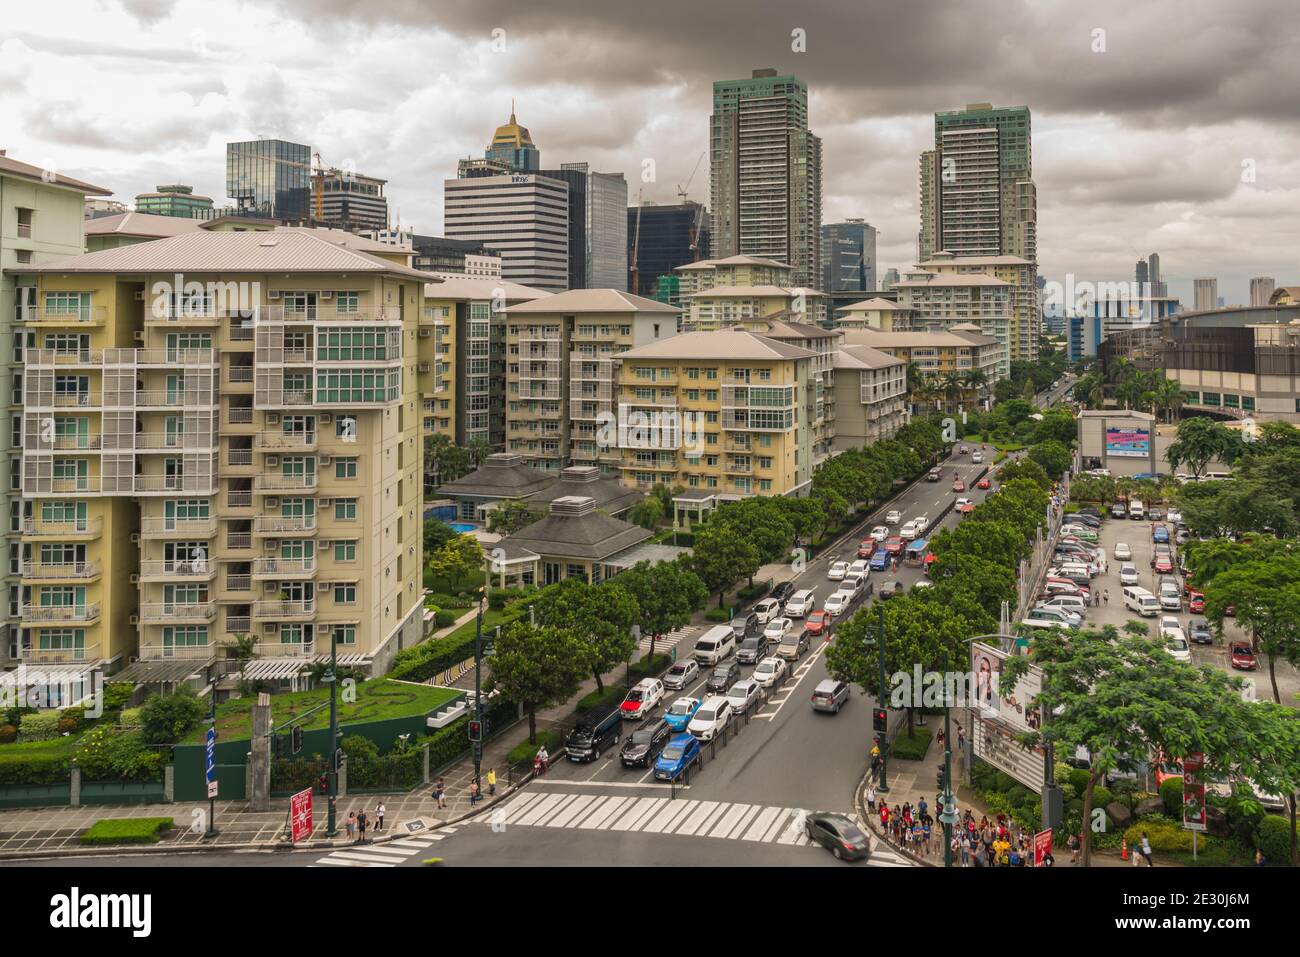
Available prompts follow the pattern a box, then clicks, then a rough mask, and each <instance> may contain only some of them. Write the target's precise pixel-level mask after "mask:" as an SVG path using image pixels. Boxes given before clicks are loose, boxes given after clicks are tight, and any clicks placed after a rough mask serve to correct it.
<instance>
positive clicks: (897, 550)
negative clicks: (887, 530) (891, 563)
mask: <svg viewBox="0 0 1300 957" xmlns="http://www.w3.org/2000/svg"><path fill="white" fill-rule="evenodd" d="M885 551H887V552H888V553H889V554H891V555H901V554H903V538H902V536H901V535H890V536H889V537H888V538H887V539H885Z"/></svg>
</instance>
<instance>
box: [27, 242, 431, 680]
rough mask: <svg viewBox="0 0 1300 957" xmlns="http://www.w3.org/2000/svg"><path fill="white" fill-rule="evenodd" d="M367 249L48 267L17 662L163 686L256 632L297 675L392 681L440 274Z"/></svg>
mask: <svg viewBox="0 0 1300 957" xmlns="http://www.w3.org/2000/svg"><path fill="white" fill-rule="evenodd" d="M367 243H369V241H367V240H360V239H359V238H358V237H349V236H347V234H340V233H337V232H335V231H326V230H312V229H286V228H277V229H274V230H271V231H269V232H208V231H202V232H198V233H191V234H187V235H181V236H176V237H172V238H167V239H159V240H156V241H154V242H146V243H139V244H135V245H129V246H123V247H121V248H116V249H108V250H104V251H102V252H96V253H89V254H87V255H84V256H79V257H74V258H70V259H65V260H61V261H59V262H55V263H51V264H49V265H45V266H39V267H36V268H34V269H33V271H32V272H33V275H34V277H35V286H34V288H33V290H32V292H31V294H30V301H31V302H32V303H33V305H32V306H31V307H30V308H28V309H25V310H22V311H21V313H20V315H19V319H20V321H21V322H22V326H23V330H24V331H23V333H22V334H23V336H24V337H25V338H24V344H23V349H24V351H23V362H24V369H23V372H24V379H23V387H24V413H23V423H22V432H23V457H22V500H23V501H22V509H23V538H22V541H23V570H24V571H23V604H22V628H23V638H22V641H23V654H24V657H25V658H27V659H28V660H30V661H33V662H47V661H48V662H58V661H98V662H102V663H104V664H105V665H106V666H107V667H108V668H109V669H110V670H117V669H120V668H124V667H128V666H129V677H130V678H131V679H134V680H141V681H150V680H163V678H162V676H163V675H164V673H165V674H174V673H175V672H174V669H175V668H176V667H177V665H176V662H178V661H179V662H181V666H180V667H181V671H182V672H183V671H185V669H186V668H191V669H192V670H193V671H195V672H197V671H199V670H201V669H202V668H203V667H205V666H207V665H210V664H211V663H212V662H213V661H214V660H215V659H217V658H220V657H224V651H223V648H222V646H223V644H225V643H226V642H227V641H228V640H229V639H231V638H233V637H234V636H236V635H245V634H247V635H252V636H254V637H255V638H256V640H257V652H258V657H259V659H260V663H259V666H261V665H263V664H266V663H267V662H281V663H283V666H282V668H281V670H280V671H279V672H275V673H276V674H278V675H279V676H280V677H281V678H282V679H284V680H296V678H292V679H291V678H289V676H291V675H293V676H296V674H297V673H298V671H300V670H301V664H300V663H305V662H307V661H310V660H313V659H318V658H320V657H321V656H322V655H324V654H328V652H329V650H330V644H331V639H333V640H336V641H337V643H338V648H339V654H340V656H341V657H342V659H343V660H344V661H346V662H348V663H351V664H355V665H357V666H360V667H364V668H368V669H369V670H371V671H372V672H375V673H377V672H382V671H384V670H386V669H387V667H388V664H389V662H390V661H391V659H392V655H393V654H394V653H395V652H396V651H397V650H399V649H400V648H401V647H404V646H407V645H410V644H413V643H414V642H415V641H418V640H419V639H420V637H422V635H421V630H422V621H421V612H422V606H421V581H420V578H421V514H420V509H421V479H420V463H421V450H420V437H421V422H420V418H421V415H420V405H419V400H420V389H421V385H420V380H419V376H420V375H422V374H423V373H420V372H418V371H417V367H418V363H419V361H420V360H419V357H420V355H421V349H420V343H421V342H423V341H425V340H422V339H421V338H420V337H419V331H420V330H421V328H423V326H422V322H423V320H424V312H423V305H424V283H425V282H426V281H427V279H428V277H427V276H426V275H424V274H422V273H419V272H416V271H414V270H412V269H409V268H407V267H406V266H405V265H404V264H403V259H404V256H403V253H402V252H401V251H400V250H394V249H393V248H392V247H388V250H387V252H388V254H389V255H388V257H385V256H383V255H382V254H380V253H378V252H370V251H363V250H362V249H361V248H360V247H361V246H363V245H365V244H367ZM371 245H375V246H377V245H379V244H371ZM407 255H409V252H408V253H407ZM435 394H436V391H435ZM136 659H138V661H136ZM132 662H135V663H134V664H132ZM169 663H170V664H169ZM169 669H173V670H169ZM124 677H127V676H126V675H124Z"/></svg>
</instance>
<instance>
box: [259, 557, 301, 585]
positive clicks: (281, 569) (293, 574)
mask: <svg viewBox="0 0 1300 957" xmlns="http://www.w3.org/2000/svg"><path fill="white" fill-rule="evenodd" d="M315 577H316V559H315V557H310V558H255V559H253V578H254V579H257V580H259V581H265V580H267V579H276V580H279V579H286V578H315Z"/></svg>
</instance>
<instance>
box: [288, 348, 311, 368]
mask: <svg viewBox="0 0 1300 957" xmlns="http://www.w3.org/2000/svg"><path fill="white" fill-rule="evenodd" d="M281 361H282V362H283V363H284V364H285V365H287V366H309V365H311V350H310V349H284V350H282V351H281Z"/></svg>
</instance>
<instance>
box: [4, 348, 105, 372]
mask: <svg viewBox="0 0 1300 957" xmlns="http://www.w3.org/2000/svg"><path fill="white" fill-rule="evenodd" d="M23 362H24V364H25V365H26V366H27V367H28V368H30V369H47V368H57V369H76V368H85V369H97V368H99V367H100V366H102V365H103V364H104V350H103V349H81V350H78V351H75V352H64V351H63V350H61V349H28V350H27V351H26V352H24V353H23Z"/></svg>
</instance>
